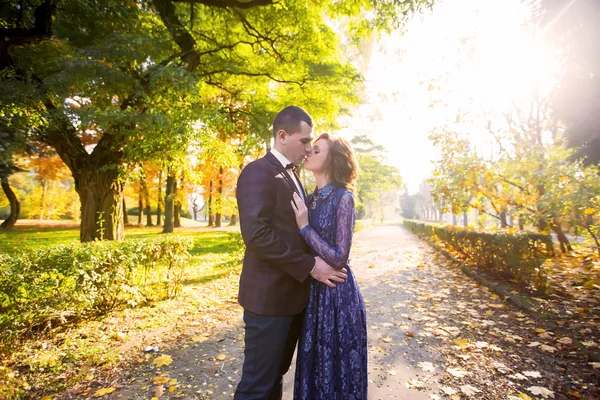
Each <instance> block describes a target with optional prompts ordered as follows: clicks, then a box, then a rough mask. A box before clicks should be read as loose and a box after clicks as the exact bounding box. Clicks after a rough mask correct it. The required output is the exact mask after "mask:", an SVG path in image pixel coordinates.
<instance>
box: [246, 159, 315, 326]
mask: <svg viewBox="0 0 600 400" xmlns="http://www.w3.org/2000/svg"><path fill="white" fill-rule="evenodd" d="M290 173H291V171H290ZM294 191H296V192H297V191H298V189H297V187H296V185H295V184H294V182H293V180H292V178H291V176H290V175H289V174H288V172H287V171H286V170H285V169H284V168H283V166H282V165H281V163H280V162H279V160H277V158H276V157H275V156H274V155H273V154H272V153H271V152H268V153H267V155H266V156H265V157H263V158H261V159H259V160H256V161H253V162H251V163H250V164H248V165H247V166H246V168H244V170H243V171H242V173H241V174H240V177H239V179H238V184H237V202H238V208H239V215H240V226H241V230H242V237H243V238H244V243H245V244H246V253H245V255H244V266H243V269H242V275H241V277H240V290H239V297H238V300H239V302H240V304H241V305H242V307H244V309H246V310H248V311H250V312H253V313H255V314H259V315H269V316H288V315H294V314H298V313H300V312H301V311H302V310H303V309H304V307H305V306H306V302H307V300H308V291H309V284H310V279H309V275H310V271H312V268H313V267H314V264H315V260H314V257H312V256H310V255H309V251H310V249H309V247H308V245H307V244H306V242H305V241H304V239H302V236H300V233H299V231H298V225H297V224H296V217H295V215H294V211H293V210H292V206H291V204H290V201H291V200H292V195H293V193H294Z"/></svg>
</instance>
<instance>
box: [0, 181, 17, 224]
mask: <svg viewBox="0 0 600 400" xmlns="http://www.w3.org/2000/svg"><path fill="white" fill-rule="evenodd" d="M2 190H3V191H4V194H5V195H6V198H7V199H8V201H9V202H10V215H9V216H8V218H6V219H5V220H4V222H2V225H0V229H5V230H9V229H11V228H12V227H13V226H15V223H16V222H17V219H18V218H19V213H20V212H21V203H19V199H17V195H16V194H15V192H13V190H12V189H11V187H10V185H9V183H8V176H6V175H3V176H2Z"/></svg>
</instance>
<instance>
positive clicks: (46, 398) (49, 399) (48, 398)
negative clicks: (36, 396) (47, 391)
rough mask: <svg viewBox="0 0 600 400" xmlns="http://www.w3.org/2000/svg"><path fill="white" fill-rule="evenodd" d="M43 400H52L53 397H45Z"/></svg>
mask: <svg viewBox="0 0 600 400" xmlns="http://www.w3.org/2000/svg"><path fill="white" fill-rule="evenodd" d="M41 400H52V396H44V397H42V398H41Z"/></svg>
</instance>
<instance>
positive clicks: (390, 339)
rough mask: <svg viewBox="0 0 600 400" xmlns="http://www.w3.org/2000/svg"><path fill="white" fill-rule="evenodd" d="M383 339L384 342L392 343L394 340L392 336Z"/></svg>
mask: <svg viewBox="0 0 600 400" xmlns="http://www.w3.org/2000/svg"><path fill="white" fill-rule="evenodd" d="M381 340H383V342H384V343H391V342H392V338H389V337H386V338H383V339H381Z"/></svg>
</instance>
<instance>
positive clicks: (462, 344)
mask: <svg viewBox="0 0 600 400" xmlns="http://www.w3.org/2000/svg"><path fill="white" fill-rule="evenodd" d="M468 343H469V340H468V339H464V338H458V339H454V344H455V345H457V346H459V347H467V344H468Z"/></svg>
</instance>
